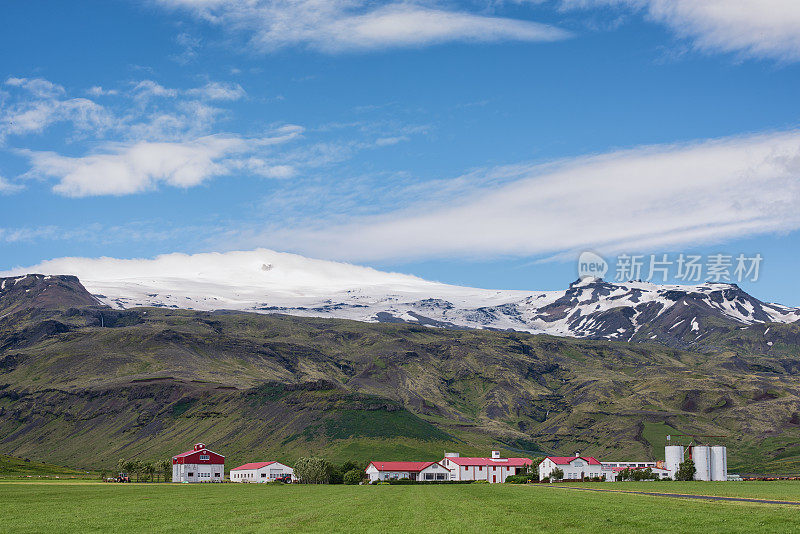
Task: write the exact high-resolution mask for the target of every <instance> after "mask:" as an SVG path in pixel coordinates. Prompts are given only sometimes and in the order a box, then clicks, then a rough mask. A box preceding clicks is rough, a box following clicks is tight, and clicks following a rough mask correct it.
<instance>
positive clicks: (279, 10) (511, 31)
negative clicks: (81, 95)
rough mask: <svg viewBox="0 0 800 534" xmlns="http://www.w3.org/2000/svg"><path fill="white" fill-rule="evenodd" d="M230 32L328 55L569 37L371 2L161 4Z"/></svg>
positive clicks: (534, 26) (541, 27)
mask: <svg viewBox="0 0 800 534" xmlns="http://www.w3.org/2000/svg"><path fill="white" fill-rule="evenodd" d="M160 3H161V4H163V5H165V6H168V7H172V8H183V9H188V10H190V11H191V12H193V13H194V14H195V15H197V16H198V17H200V18H202V19H204V20H206V21H208V22H210V23H212V24H216V25H220V26H223V27H224V28H226V29H234V30H239V31H244V32H246V33H247V34H248V35H251V43H252V44H253V46H255V47H257V48H258V49H259V50H262V51H271V50H275V49H278V48H281V47H285V46H293V45H306V46H309V47H311V48H315V49H318V50H323V51H327V52H340V51H345V50H369V49H377V48H391V47H407V46H423V45H430V44H436V43H443V42H453V41H467V42H476V41H482V42H487V41H507V40H516V41H555V40H560V39H565V38H567V37H569V34H568V32H566V31H564V30H561V29H558V28H554V27H552V26H548V25H545V24H539V23H536V22H531V21H526V20H517V19H509V18H500V17H489V16H483V15H476V14H472V13H467V12H463V11H449V10H445V9H439V8H435V7H426V6H422V5H418V4H414V3H410V2H393V3H388V4H383V5H376V4H375V3H373V2H367V1H366V0H160Z"/></svg>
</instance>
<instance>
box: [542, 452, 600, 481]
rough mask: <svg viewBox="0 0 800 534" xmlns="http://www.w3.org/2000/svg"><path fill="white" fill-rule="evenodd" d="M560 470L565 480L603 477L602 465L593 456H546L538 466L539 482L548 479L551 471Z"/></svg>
mask: <svg viewBox="0 0 800 534" xmlns="http://www.w3.org/2000/svg"><path fill="white" fill-rule="evenodd" d="M556 469H560V470H561V472H562V473H563V474H562V478H563V479H565V480H583V479H585V478H595V477H603V476H607V475H609V473H608V470H606V472H604V468H603V464H602V463H600V461H598V460H597V458H595V457H593V456H580V455H578V454H576V455H575V456H548V457H547V458H545V459H544V460H542V462H541V463H540V464H539V480H543V479H544V478H550V477H552V476H553V471H555V470H556Z"/></svg>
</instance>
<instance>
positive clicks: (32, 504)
mask: <svg viewBox="0 0 800 534" xmlns="http://www.w3.org/2000/svg"><path fill="white" fill-rule="evenodd" d="M609 485H610V484H609ZM731 485H732V486H734V485H736V486H742V487H744V488H746V487H747V486H748V485H749V484H748V483H742V484H734V483H731ZM615 486H617V485H616V484H615ZM619 486H621V484H619ZM631 487H633V486H631ZM659 487H662V486H661V485H659ZM663 487H666V485H664V486H663ZM687 487H688V486H687ZM752 487H753V488H754V490H755V494H758V495H762V494H763V492H764V491H767V490H765V489H764V488H761V487H759V486H758V485H754V486H752ZM787 491H788V490H787ZM0 517H2V522H0V531H2V532H76V531H80V532H87V531H99V530H119V531H123V530H124V531H126V532H128V531H148V532H169V531H173V532H177V531H193V532H195V531H220V530H226V531H238V532H261V531H276V530H277V531H305V532H312V531H313V532H331V531H333V532H386V531H389V532H408V531H421V532H426V531H429V532H486V531H492V532H501V531H502V532H506V531H528V532H603V533H604V534H606V533H614V532H626V533H627V532H637V531H638V532H671V533H674V532H747V533H754V532H769V533H773V532H792V531H797V530H798V529H800V507H789V506H783V505H767V504H751V503H735V502H731V503H729V502H709V501H689V500H683V499H668V498H663V497H649V496H640V495H626V494H620V493H594V492H577V491H570V490H564V489H558V488H553V487H548V486H546V485H527V486H524V485H511V484H505V485H499V484H498V485H478V484H475V485H442V486H303V485H290V486H271V485H256V484H251V485H239V484H202V485H199V484H197V485H189V484H183V485H178V484H103V483H91V482H81V481H75V482H67V481H61V482H55V483H49V482H33V483H26V482H14V481H0Z"/></svg>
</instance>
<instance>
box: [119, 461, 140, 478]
mask: <svg viewBox="0 0 800 534" xmlns="http://www.w3.org/2000/svg"><path fill="white" fill-rule="evenodd" d="M136 468H137V462H136V460H125V461H124V462H122V472H123V473H125V474H127V475H128V477H131V476H133V475H134V474H135V471H136Z"/></svg>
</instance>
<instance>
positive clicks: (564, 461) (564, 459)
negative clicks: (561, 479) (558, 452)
mask: <svg viewBox="0 0 800 534" xmlns="http://www.w3.org/2000/svg"><path fill="white" fill-rule="evenodd" d="M547 459H548V460H550V461H551V462H553V463H554V464H557V465H569V464H570V462H572V461H573V460H584V461H585V462H587V463H588V464H589V465H602V464H601V463H600V462H598V461H597V458H595V457H593V456H548V457H547Z"/></svg>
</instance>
